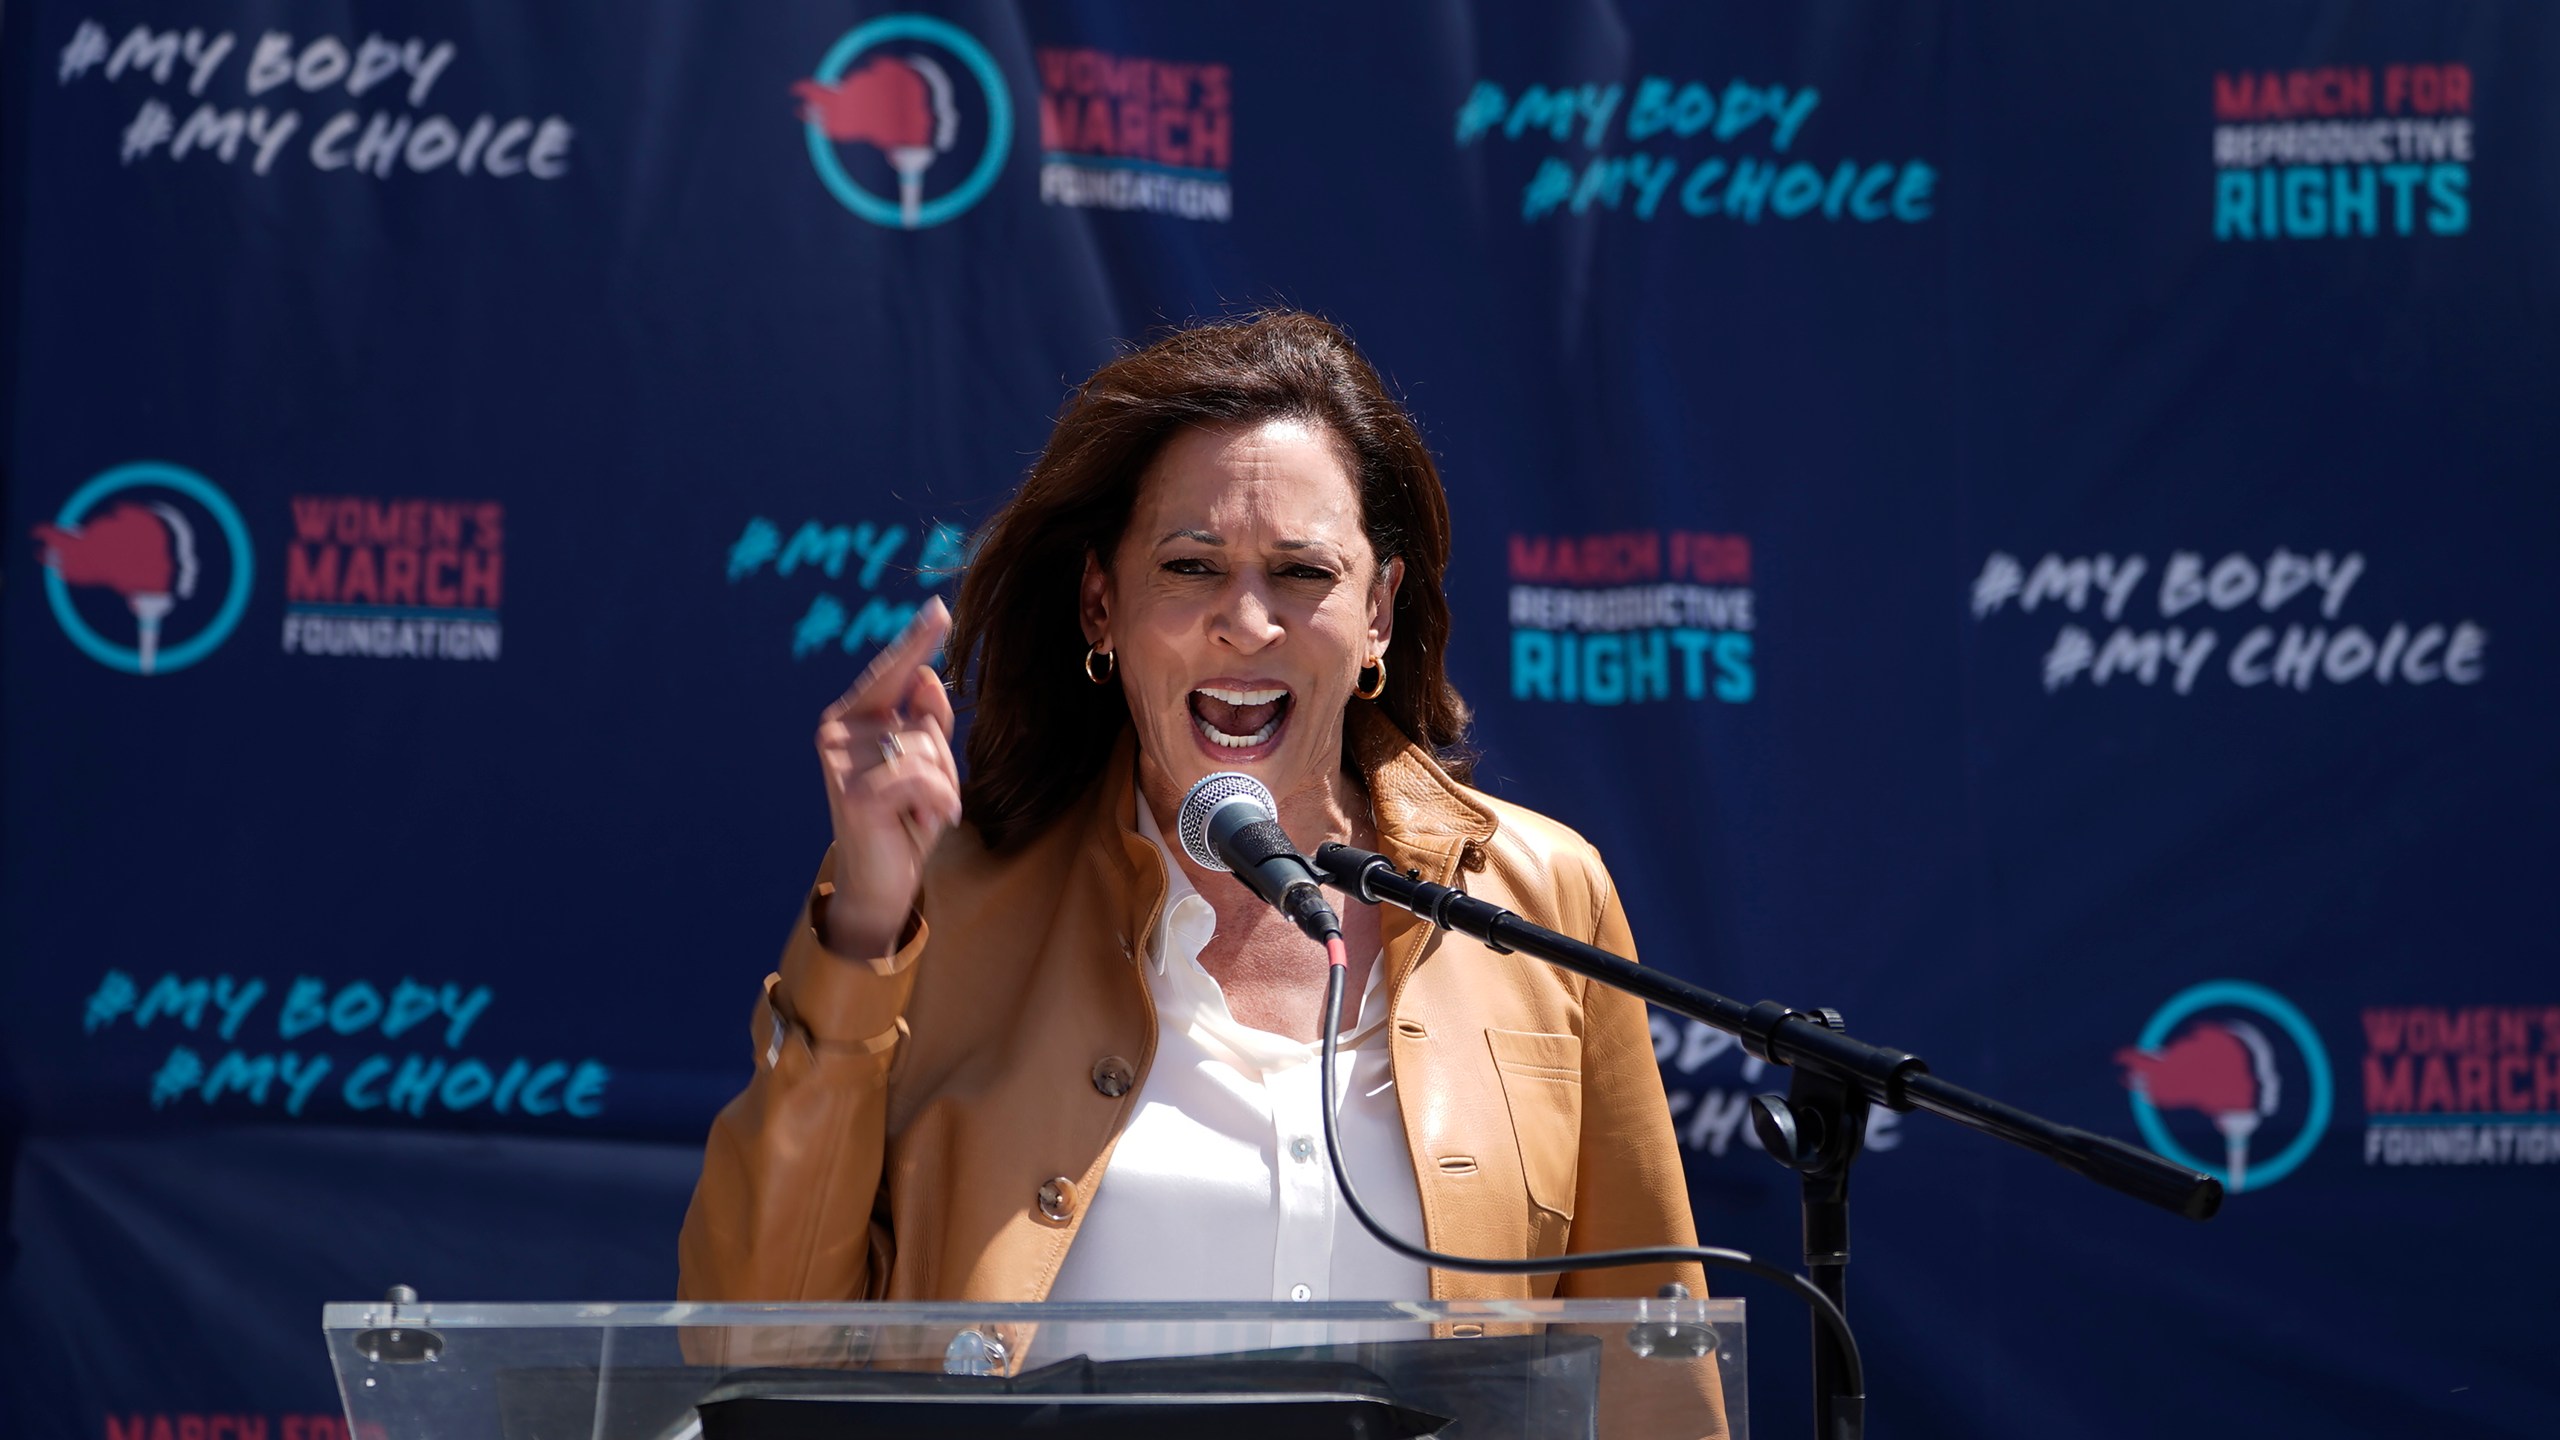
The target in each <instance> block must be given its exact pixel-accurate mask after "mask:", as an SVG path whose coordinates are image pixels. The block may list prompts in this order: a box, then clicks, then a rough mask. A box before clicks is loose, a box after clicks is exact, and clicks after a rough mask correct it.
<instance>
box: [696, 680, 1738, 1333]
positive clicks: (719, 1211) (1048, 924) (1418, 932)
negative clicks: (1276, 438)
mask: <svg viewBox="0 0 2560 1440" xmlns="http://www.w3.org/2000/svg"><path fill="white" fill-rule="evenodd" d="M1363 713H1364V714H1367V713H1368V712H1365V711H1364V712H1363ZM1359 759H1360V763H1361V768H1362V770H1363V771H1364V773H1365V774H1366V776H1367V778H1368V782H1369V790H1370V796H1371V800H1372V804H1373V807H1374V817H1375V820H1376V824H1377V829H1378V833H1379V835H1380V837H1381V838H1380V848H1381V849H1382V850H1383V851H1384V852H1385V853H1386V854H1387V855H1388V856H1389V857H1390V858H1391V859H1393V860H1394V861H1395V863H1396V864H1397V865H1398V866H1400V867H1409V868H1411V869H1415V870H1418V871H1420V872H1421V873H1422V875H1423V876H1424V877H1425V878H1427V879H1431V880H1435V881H1439V882H1441V883H1443V884H1459V883H1463V884H1464V885H1465V887H1466V888H1467V889H1468V890H1469V891H1470V892H1471V893H1473V894H1475V895H1478V896H1481V897H1483V898H1484V899H1487V900H1490V901H1492V902H1494V903H1495V904H1498V905H1502V906H1504V907H1506V908H1508V909H1511V910H1514V911H1516V912H1518V913H1519V914H1520V915H1522V916H1523V917H1524V918H1527V919H1529V920H1532V921H1535V922H1537V923H1538V924H1541V925H1546V926H1549V927H1551V928H1553V929H1556V930H1560V931H1563V932H1564V933H1565V934H1568V935H1573V936H1577V937H1582V938H1586V939H1588V940H1590V941H1591V942H1592V943H1593V944H1596V945H1599V946H1602V947H1604V948H1606V949H1609V950H1613V951H1616V952H1618V953H1619V954H1622V955H1625V954H1632V953H1633V949H1634V947H1633V944H1632V942H1631V940H1630V937H1629V936H1628V934H1627V924H1626V918H1625V916H1624V914H1623V913H1622V912H1621V911H1620V909H1619V906H1618V899H1617V896H1616V894H1615V893H1614V892H1613V891H1612V890H1611V888H1610V883H1609V875H1608V872H1607V871H1606V870H1604V869H1602V868H1601V864H1600V858H1599V856H1598V855H1597V854H1596V853H1595V852H1594V851H1593V850H1592V848H1591V846H1590V845H1589V844H1587V843H1585V842H1584V841H1583V840H1582V838H1581V837H1580V836H1578V835H1575V834H1574V833H1573V832H1572V831H1570V830H1567V829H1565V828H1564V827H1563V826H1561V825H1558V824H1556V823H1555V822H1553V821H1551V820H1547V819H1544V818H1542V817H1540V816H1538V815H1535V814H1532V813H1530V812H1529V811H1526V810H1522V809H1520V808H1518V807H1516V806H1513V805H1508V804H1505V803H1503V802H1501V801H1498V800H1494V799H1492V798H1490V797H1488V796H1486V795H1483V794H1481V793H1479V792H1477V791H1475V790H1472V789H1469V788H1467V787H1465V786H1463V785H1460V784H1459V783H1457V782H1456V781H1454V780H1452V779H1450V778H1449V776H1448V774H1447V773H1446V772H1445V771H1443V770H1442V769H1441V768H1440V767H1439V766H1438V765H1437V764H1435V763H1433V761H1432V760H1431V758H1430V756H1429V755H1428V754H1427V753H1425V752H1424V751H1423V750H1421V749H1420V748H1419V747H1417V746H1415V745H1413V744H1412V743H1410V742H1409V741H1407V740H1405V738H1404V737H1403V736H1402V735H1401V734H1400V733H1398V732H1396V731H1395V730H1394V729H1393V728H1392V726H1391V725H1389V724H1388V723H1387V722H1386V721H1384V720H1382V719H1377V718H1374V717H1373V718H1370V719H1367V720H1365V721H1364V722H1362V725H1361V729H1360V736H1359ZM1133 763H1134V746H1133V742H1132V741H1131V739H1130V738H1129V737H1128V736H1126V735H1124V736H1123V737H1122V739H1121V743H1120V747H1119V749H1118V752H1117V753H1116V755H1115V757H1114V758H1113V760H1112V762H1111V764H1110V766H1109V768H1108V769H1107V770H1106V772H1105V773H1104V774H1103V775H1102V776H1101V777H1100V778H1099V780H1098V781H1097V782H1096V783H1095V785H1094V786H1093V788H1092V789H1091V790H1089V791H1088V792H1086V796H1085V798H1084V799H1083V800H1081V801H1079V802H1078V804H1077V805H1076V807H1075V808H1073V809H1071V810H1070V811H1068V812H1067V813H1066V814H1065V815H1063V816H1062V817H1060V818H1059V819H1058V820H1057V821H1056V822H1054V823H1053V824H1051V825H1050V826H1049V827H1048V828H1047V829H1046V830H1045V831H1043V832H1042V833H1041V834H1039V835H1037V836H1036V837H1034V838H1032V839H1030V840H1028V841H1027V842H1025V843H1023V844H1022V845H1021V846H1020V847H1019V848H1018V849H1016V850H1013V851H1011V852H1009V853H1005V854H994V853H990V852H989V851H988V850H987V849H986V848H985V847H984V846H983V845H981V844H979V843H978V842H977V840H976V836H975V832H974V831H973V830H971V829H969V828H968V827H966V826H963V827H959V828H957V829H954V830H953V831H951V832H950V833H949V834H948V835H947V836H946V837H945V838H944V840H943V842H942V843H941V844H940V845H939V846H938V847H937V848H936V849H935V851H934V853H933V855H932V857H931V859H930V860H929V862H928V865H927V869H926V877H925V883H924V890H923V896H922V899H921V901H920V904H919V907H918V908H919V910H920V911H921V915H922V919H921V923H920V924H919V925H917V926H916V928H915V931H914V933H913V935H912V937H911V938H910V940H909V941H908V943H907V944H906V945H904V946H903V947H902V948H901V949H900V950H899V951H898V953H897V954H895V955H893V956H890V957H888V958H887V959H886V960H882V961H878V962H874V963H865V962H862V961H854V960H846V959H842V958H840V957H838V956H835V955H833V954H831V953H829V952H828V951H827V950H826V949H825V948H824V947H823V946H822V945H821V944H820V943H819V941H818V938H817V933H816V931H815V930H814V929H812V928H811V926H810V925H809V923H808V919H807V916H806V914H804V916H803V919H802V923H801V925H800V927H799V929H798V931H797V933H795V934H794V935H793V936H792V938H791V941H790V943H789V945H788V946H787V947H786V948H785V949H784V951H783V955H782V967H781V973H780V974H778V975H775V976H772V977H770V978H768V979H767V980H766V982H765V993H764V999H763V1001H762V1002H761V1003H760V1004H759V1005H758V1007H757V1009H756V1015H755V1021H754V1026H753V1031H752V1033H753V1036H754V1043H755V1057H756V1068H755V1077H754V1079H753V1080H752V1081H750V1082H749V1083H748V1085H747V1088H746V1090H745V1092H744V1093H742V1094H741V1095H739V1096H738V1097H737V1099H735V1100H733V1101H731V1102H730V1103H729V1105H728V1107H727V1108H726V1109H724V1110H722V1111H721V1112H720V1117H719V1119H718V1121H717V1122H716V1123H715V1124H714V1125H713V1127H712V1132H711V1140H710V1145H709V1149H708V1152H707V1153H706V1154H705V1156H704V1158H703V1167H702V1179H701V1181H700V1183H699V1184H698V1185H697V1186H696V1188H695V1190H694V1195H693V1204H692V1208H691V1209H690V1210H689V1211H688V1212H687V1213H686V1215H685V1221H684V1235H683V1239H682V1242H681V1256H682V1260H681V1273H680V1278H679V1280H678V1282H677V1293H678V1294H679V1295H680V1296H682V1297H684V1298H686V1299H690V1300H734V1301H789V1300H862V1299H870V1300H931V1299H950V1300H981V1301H1037V1300H1040V1299H1043V1298H1045V1297H1046V1296H1047V1294H1048V1292H1049V1286H1050V1283H1051V1282H1052V1281H1053V1280H1054V1279H1055V1278H1056V1276H1057V1274H1058V1266H1059V1262H1060V1261H1061V1260H1062V1259H1063V1258H1064V1257H1065V1255H1066V1253H1067V1247H1068V1246H1069V1245H1071V1244H1073V1243H1074V1242H1075V1236H1076V1227H1077V1224H1078V1222H1079V1221H1080V1220H1081V1219H1082V1218H1083V1215H1084V1211H1085V1207H1086V1206H1088V1205H1090V1204H1091V1203H1092V1200H1093V1195H1094V1191H1095V1188H1096V1186H1097V1185H1098V1184H1099V1183H1100V1181H1101V1179H1102V1176H1103V1172H1104V1169H1105V1167H1106V1166H1107V1165H1108V1164H1109V1163H1110V1160H1111V1147H1112V1143H1113V1141H1114V1140H1115V1138H1116V1137H1117V1136H1118V1135H1119V1133H1120V1130H1121V1127H1122V1126H1123V1125H1125V1124H1126V1123H1127V1122H1128V1120H1129V1118H1130V1114H1131V1111H1132V1109H1133V1107H1134V1106H1135V1104H1136V1101H1137V1095H1138V1086H1139V1083H1140V1082H1141V1081H1143V1079H1144V1077H1145V1074H1146V1070H1147V1066H1148V1063H1149V1062H1150V1060H1151V1059H1152V1058H1153V1056H1154V1053H1155V1037H1156V1016H1155V1009H1154V1002H1153V999H1152V997H1151V996H1150V994H1149V992H1148V989H1147V986H1146V983H1145V980H1144V977H1143V976H1142V975H1141V974H1140V973H1139V970H1138V967H1137V965H1136V964H1135V963H1134V960H1133V957H1134V956H1135V955H1136V954H1138V953H1140V951H1141V948H1142V947H1143V945H1144V942H1145V938H1146V937H1147V936H1148V935H1149V934H1150V933H1151V932H1152V930H1153V928H1154V926H1155V924H1156V922H1157V919H1158V917H1159V912H1160V909H1161V907H1162V905H1163V901H1164V889H1165V884H1164V873H1163V867H1162V865H1161V864H1160V863H1159V861H1158V859H1157V856H1156V854H1155V851H1154V848H1153V846H1152V844H1151V843H1150V842H1149V841H1147V840H1146V839H1145V838H1144V837H1143V836H1141V835H1139V834H1138V833H1137V832H1136V830H1135V828H1134V825H1135V820H1136V809H1135V804H1136V801H1135V798H1134V793H1135V792H1134V790H1133V788H1132V784H1131V775H1132V765H1133ZM819 873H820V875H821V877H823V876H824V875H825V874H826V873H827V871H826V870H824V869H821V871H820V872H819ZM818 890H819V893H818V894H817V895H814V896H812V900H811V908H812V912H814V909H815V907H816V905H817V904H818V902H819V901H820V900H822V899H823V896H824V895H825V894H826V893H827V890H828V887H827V886H826V885H825V884H824V883H823V880H822V883H821V884H820V886H819V887H818ZM1381 918H1382V920H1383V922H1384V927H1385V928H1384V941H1385V960H1384V963H1385V965H1386V980H1385V984H1386V986H1387V995H1388V1015H1389V1029H1390V1031H1391V1034H1392V1039H1391V1041H1390V1043H1391V1045H1392V1047H1393V1048H1392V1051H1391V1054H1392V1061H1393V1064H1394V1067H1395V1076H1396V1082H1397V1083H1396V1094H1397V1097H1398V1099H1399V1101H1400V1103H1401V1105H1402V1108H1403V1112H1404V1126H1405V1137H1406V1140H1407V1142H1408V1144H1409V1146H1410V1148H1411V1151H1412V1155H1413V1162H1414V1170H1415V1172H1416V1176H1417V1178H1418V1181H1419V1184H1420V1189H1421V1193H1422V1215H1423V1228H1424V1232H1425V1235H1426V1237H1427V1239H1428V1242H1429V1244H1430V1245H1431V1247H1432V1248H1434V1249H1437V1250H1444V1251H1454V1252H1458V1253H1464V1254H1474V1255H1487V1256H1524V1255H1558V1254H1563V1253H1566V1252H1568V1251H1577V1250H1598V1249H1607V1248H1613V1247H1618V1246H1629V1245H1647V1244H1663V1243H1676V1244H1682V1245H1689V1244H1695V1243H1696V1241H1695V1239H1694V1232H1693V1230H1692V1228H1691V1225H1690V1218H1689V1205H1688V1198H1687V1193H1686V1188H1685V1186H1684V1184H1683V1181H1682V1176H1681V1168H1680V1154H1679V1150H1678V1148H1677V1145H1676V1143H1675V1140H1674V1138H1673V1135H1672V1130H1671V1117H1670V1112H1669V1110H1668V1108H1667V1107H1666V1106H1665V1104H1664V1102H1663V1093H1662V1080H1661V1076H1660V1074H1659V1072H1658V1071H1657V1070H1656V1069H1655V1068H1654V1060H1653V1047H1652V1041H1651V1037H1650V1034H1649V1032H1648V1030H1647V1028H1646V1022H1645V1014H1644V1007H1643V1004H1642V1002H1640V1001H1637V1000H1635V999H1633V998H1631V997H1629V996H1627V995H1624V994H1622V993H1619V992H1616V991H1612V990H1609V989H1606V988H1604V987H1601V986H1599V985H1597V984H1595V983H1594V982H1591V981H1587V980H1585V979H1583V978H1581V977H1580V976H1576V975H1572V974H1569V973H1567V972H1564V971H1561V970H1556V969H1554V968H1551V967H1549V966H1547V965H1544V964H1541V963H1540V962H1538V961H1535V960H1531V959H1528V958H1526V957H1523V956H1518V955H1502V954H1496V953H1494V952H1492V951H1490V950H1488V949H1486V948H1485V947H1484V946H1482V945H1480V944H1478V943H1477V942H1475V941H1473V940H1469V939H1467V938H1465V937H1463V936H1458V935H1452V934H1449V933H1446V932H1441V931H1435V930H1433V929H1432V928H1431V927H1430V926H1429V925H1427V924H1425V923H1423V922H1421V921H1418V920H1416V919H1414V918H1413V917H1411V916H1409V915H1406V914H1404V913H1403V912H1401V911H1396V910H1392V909H1390V910H1388V911H1386V913H1385V914H1384V915H1383V916H1382V917H1381ZM777 1017H779V1023H777ZM1670 1280H1677V1281H1679V1282H1681V1283H1683V1284H1685V1285H1687V1286H1688V1287H1689V1292H1690V1293H1691V1294H1693V1295H1704V1294H1705V1293H1706V1287H1705V1283H1704V1277H1703V1276H1702V1274H1701V1273H1700V1272H1699V1270H1698V1268H1697V1267H1696V1266H1694V1265H1683V1266H1677V1267H1671V1266H1664V1267H1655V1268H1650V1269H1626V1270H1605V1271H1591V1272H1580V1273H1574V1274H1568V1275H1566V1276H1563V1277H1562V1278H1561V1279H1559V1278H1558V1277H1556V1276H1552V1275H1549V1276H1536V1277H1529V1276H1495V1275H1478V1274H1470V1273H1467V1272H1463V1271H1453V1270H1440V1269H1434V1270H1433V1271H1432V1272H1431V1295H1432V1298H1435V1299H1460V1298H1514V1297H1529V1296H1547V1295H1565V1296H1593V1295H1651V1294H1654V1293H1655V1291H1656V1288H1657V1287H1658V1286H1660V1285H1661V1284H1662V1283H1663V1282H1665V1281H1670Z"/></svg>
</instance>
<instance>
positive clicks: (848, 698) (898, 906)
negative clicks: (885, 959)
mask: <svg viewBox="0 0 2560 1440" xmlns="http://www.w3.org/2000/svg"><path fill="white" fill-rule="evenodd" d="M950 631H951V612H950V610H948V609H946V608H945V607H944V606H943V603H942V601H941V600H940V599H939V598H936V599H932V600H928V601H926V602H925V604H924V607H923V608H922V609H920V610H918V611H917V612H916V617H915V619H913V620H912V621H909V622H908V624H907V628H906V629H905V630H904V631H903V632H901V633H900V634H899V636H898V638H897V639H895V640H892V641H890V642H889V644H888V646H887V647H886V648H884V649H883V650H881V652H880V653H879V654H878V655H877V656H875V657H873V659H872V661H871V664H870V665H869V666H868V667H867V668H865V669H864V670H863V672H862V678H860V679H858V680H856V681H855V682H854V683H853V688H852V689H850V690H847V691H846V692H844V697H843V698H842V699H840V700H838V701H836V703H834V704H833V705H830V706H828V707H827V711H826V713H825V714H824V715H823V716H821V717H819V720H818V765H819V768H820V769H821V770H822V771H823V772H824V773H825V776H826V783H827V809H828V812H829V814H830V815H831V816H832V817H833V818H834V821H835V832H836V848H835V886H836V893H835V896H834V898H833V899H831V900H830V901H829V902H828V905H827V914H826V934H825V937H824V938H825V939H826V942H827V948H828V949H830V950H833V951H835V952H836V953H837V954H840V955H849V956H853V957H856V958H859V959H876V958H878V957H880V956H884V955H887V954H889V953H890V952H891V951H892V950H894V949H896V948H897V944H898V939H899V935H900V933H901V932H902V931H903V930H904V929H905V928H906V923H907V916H908V914H909V913H910V912H912V911H913V910H914V908H915V903H916V893H917V890H918V888H919V887H920V886H921V885H922V884H923V881H924V858H925V855H926V854H927V853H928V852H930V851H931V850H932V849H933V845H934V842H935V841H936V840H938V839H940V838H941V837H942V832H943V831H945V830H948V829H950V828H951V827H952V826H954V825H957V824H959V823H960V767H959V763H958V761H957V760H956V759H955V758H954V757H953V755H952V750H951V697H950V696H949V695H948V694H946V693H944V691H943V688H942V678H941V677H940V676H938V675H936V674H935V673H934V672H933V667H932V666H931V665H930V664H928V663H926V662H927V661H929V660H931V659H932V657H933V654H934V652H935V651H936V650H939V649H940V648H941V647H942V639H943V637H944V636H945V635H947V634H949V633H950Z"/></svg>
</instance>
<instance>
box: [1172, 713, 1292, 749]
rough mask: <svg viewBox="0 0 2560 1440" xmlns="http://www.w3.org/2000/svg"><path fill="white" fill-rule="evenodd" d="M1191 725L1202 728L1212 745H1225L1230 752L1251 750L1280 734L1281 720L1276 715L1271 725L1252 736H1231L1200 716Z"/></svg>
mask: <svg viewBox="0 0 2560 1440" xmlns="http://www.w3.org/2000/svg"><path fill="white" fill-rule="evenodd" d="M1191 723H1192V724H1194V725H1197V726H1199V727H1200V733H1201V734H1203V735H1206V736H1208V737H1209V743H1210V744H1212V745H1224V746H1226V747H1227V748H1228V749H1230V750H1250V749H1252V748H1253V747H1254V746H1256V745H1259V744H1261V743H1262V742H1264V741H1265V740H1268V739H1270V738H1271V737H1272V736H1274V735H1277V734H1279V733H1280V719H1279V717H1278V716H1276V715H1275V716H1273V717H1272V719H1271V722H1270V723H1269V724H1267V725H1265V726H1263V727H1262V728H1261V729H1259V730H1256V731H1254V732H1253V733H1252V734H1250V735H1230V734H1228V733H1227V732H1226V731H1224V730H1221V729H1219V728H1218V727H1217V726H1215V725H1212V724H1210V723H1209V722H1208V721H1206V720H1203V719H1200V718H1199V717H1198V716H1193V717H1192V721H1191Z"/></svg>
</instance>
